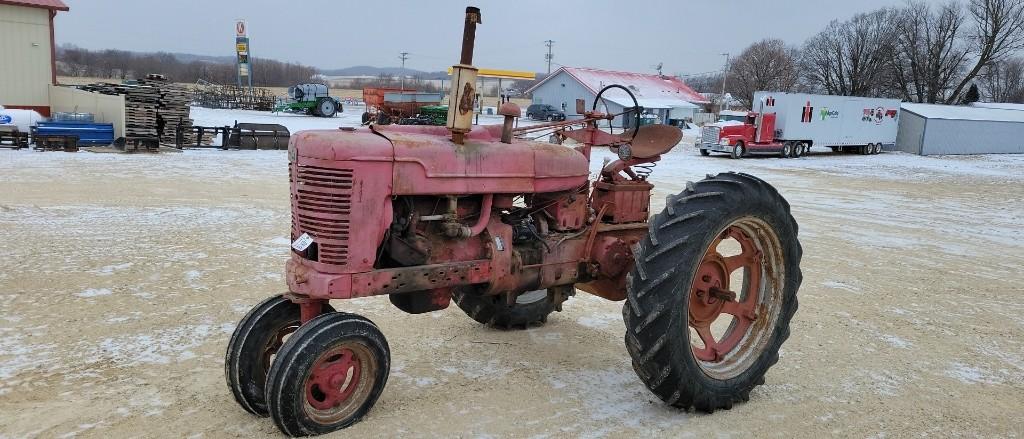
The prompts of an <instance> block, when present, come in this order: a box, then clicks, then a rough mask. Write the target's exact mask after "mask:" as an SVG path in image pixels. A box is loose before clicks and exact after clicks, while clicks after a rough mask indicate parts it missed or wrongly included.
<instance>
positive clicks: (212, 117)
mask: <svg viewBox="0 0 1024 439" xmlns="http://www.w3.org/2000/svg"><path fill="white" fill-rule="evenodd" d="M342 109H343V111H342V112H340V113H338V114H337V115H335V116H334V117H313V116H307V115H305V114H294V113H270V112H266V111H248V110H220V109H212V108H202V107H192V110H191V117H192V119H193V120H194V121H195V124H196V125H200V126H207V127H222V126H234V125H235V122H248V123H276V124H280V125H284V126H285V127H286V128H288V131H289V132H292V133H295V132H298V131H301V130H325V129H327V130H329V129H335V128H338V127H358V126H359V125H360V124H361V122H362V115H363V112H364V111H365V110H366V107H364V106H362V105H343V108H342ZM479 120H480V123H481V124H485V125H486V124H500V123H501V122H502V117H501V116H495V115H486V114H482V115H480V119H479ZM520 123H521V124H523V125H530V124H537V123H542V122H534V121H530V120H528V119H526V118H522V119H520ZM217 141H218V142H219V139H217ZM218 144H219V143H218Z"/></svg>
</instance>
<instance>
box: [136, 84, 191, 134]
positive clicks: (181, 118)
mask: <svg viewBox="0 0 1024 439" xmlns="http://www.w3.org/2000/svg"><path fill="white" fill-rule="evenodd" d="M139 83H140V84H145V85H149V86H153V87H156V88H158V89H159V90H160V105H159V107H158V108H157V130H158V131H159V134H160V143H165V144H174V143H175V133H176V132H177V130H178V127H181V131H182V136H183V138H182V141H183V142H184V143H185V144H191V143H195V139H194V138H193V134H192V123H193V121H192V119H190V118H189V104H190V103H191V102H192V95H191V92H190V91H189V90H188V89H187V88H185V87H183V86H181V85H178V84H175V83H172V82H170V81H168V80H167V78H166V77H165V76H163V75H155V74H150V75H147V76H146V79H144V80H140V81H139Z"/></svg>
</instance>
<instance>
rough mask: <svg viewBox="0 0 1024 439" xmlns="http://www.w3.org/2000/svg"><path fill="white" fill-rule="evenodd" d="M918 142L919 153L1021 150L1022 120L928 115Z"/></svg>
mask: <svg viewBox="0 0 1024 439" xmlns="http://www.w3.org/2000/svg"><path fill="white" fill-rule="evenodd" d="M900 128H901V130H902V127H900ZM922 145H923V147H922V148H921V154H922V155H937V154H1000V153H1004V154H1005V153H1011V154H1013V153H1016V154H1024V122H991V121H979V120H949V119H929V120H928V127H927V129H925V130H924V143H922Z"/></svg>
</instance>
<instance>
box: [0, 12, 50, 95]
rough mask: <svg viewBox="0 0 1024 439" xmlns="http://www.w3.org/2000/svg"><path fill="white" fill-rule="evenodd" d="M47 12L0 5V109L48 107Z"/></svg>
mask: <svg viewBox="0 0 1024 439" xmlns="http://www.w3.org/2000/svg"><path fill="white" fill-rule="evenodd" d="M49 14H50V11H48V10H46V9H40V8H26V7H19V6H11V5H0V44H2V45H3V49H2V51H3V54H4V59H3V60H0V105H19V106H41V107H46V106H49V105H50V98H49V86H50V83H51V82H52V80H53V76H52V72H51V71H50V68H51V63H50V15H49Z"/></svg>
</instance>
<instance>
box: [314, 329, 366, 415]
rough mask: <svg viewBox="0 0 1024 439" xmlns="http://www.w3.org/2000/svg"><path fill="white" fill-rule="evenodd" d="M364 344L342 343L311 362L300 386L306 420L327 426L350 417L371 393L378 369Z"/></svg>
mask: <svg viewBox="0 0 1024 439" xmlns="http://www.w3.org/2000/svg"><path fill="white" fill-rule="evenodd" d="M379 367H380V366H379V365H378V363H377V359H376V357H374V355H373V353H372V351H371V350H370V348H369V347H367V346H366V345H364V344H362V343H359V342H346V343H342V344H339V345H336V346H334V347H333V348H331V349H330V350H328V351H327V352H325V353H323V354H322V355H320V357H318V358H317V359H316V361H315V362H313V365H312V367H310V370H309V373H308V374H307V375H306V379H305V382H304V385H303V389H304V393H305V395H304V403H303V409H304V410H305V412H306V415H308V416H309V418H310V419H312V420H314V421H316V422H317V423H319V424H323V425H329V424H336V423H338V422H342V421H344V420H346V419H348V418H350V417H352V416H353V415H354V414H355V413H356V412H358V410H359V409H360V407H362V405H363V403H364V402H365V401H366V400H367V398H369V397H370V394H371V393H372V392H373V382H374V380H375V377H376V376H377V372H378V369H379Z"/></svg>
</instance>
